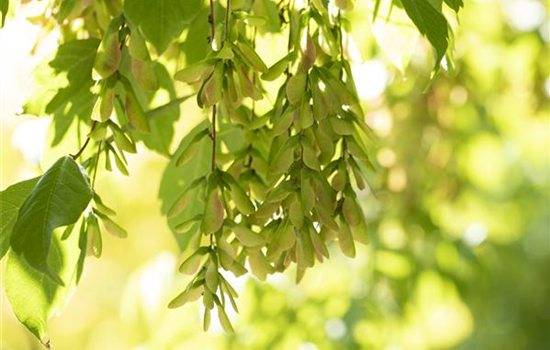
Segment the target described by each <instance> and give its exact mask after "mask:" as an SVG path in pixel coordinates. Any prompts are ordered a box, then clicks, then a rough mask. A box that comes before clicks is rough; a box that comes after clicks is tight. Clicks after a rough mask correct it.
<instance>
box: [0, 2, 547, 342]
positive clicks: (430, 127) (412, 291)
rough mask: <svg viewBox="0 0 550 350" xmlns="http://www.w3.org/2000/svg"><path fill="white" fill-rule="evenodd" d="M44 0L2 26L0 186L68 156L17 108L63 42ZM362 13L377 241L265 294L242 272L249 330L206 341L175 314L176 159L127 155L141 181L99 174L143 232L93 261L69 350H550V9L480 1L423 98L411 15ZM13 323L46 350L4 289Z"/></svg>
mask: <svg viewBox="0 0 550 350" xmlns="http://www.w3.org/2000/svg"><path fill="white" fill-rule="evenodd" d="M40 3H41V2H38V5H37V4H32V3H31V4H27V5H21V6H19V5H17V6H16V8H15V11H14V12H15V16H12V17H11V18H9V19H8V23H7V25H6V27H5V28H4V29H2V30H0V89H1V93H0V112H1V140H0V147H1V157H0V159H1V172H0V187H1V188H2V189H4V188H5V187H7V186H8V185H10V184H12V183H14V182H17V181H21V180H24V179H26V178H29V177H31V176H35V175H37V174H40V173H41V172H42V169H43V168H44V167H45V166H47V165H49V164H51V160H52V159H53V158H52V157H53V156H52V154H59V152H60V149H59V147H58V148H57V149H54V150H50V149H49V148H48V146H47V145H48V144H49V143H51V137H52V131H51V130H50V129H51V128H50V121H49V118H35V117H31V116H25V115H19V114H20V113H18V112H19V111H20V107H21V105H22V104H23V102H24V101H25V99H26V98H27V96H28V93H29V91H31V89H30V86H31V85H32V79H31V72H32V70H33V69H34V67H35V66H36V65H37V64H38V63H39V62H40V61H41V60H42V59H43V58H44V57H45V56H46V55H47V54H48V53H49V52H50V51H51V50H52V49H53V48H54V47H55V46H56V42H57V40H58V39H59V34H57V33H56V31H55V30H54V31H51V32H50V33H49V34H47V35H44V34H43V31H42V30H41V28H40V27H39V26H37V25H35V24H32V23H31V21H29V19H30V18H32V17H33V16H34V15H36V14H39V13H41V12H40V11H43V10H44V8H41V7H40ZM367 5H369V6H370V2H369V3H368V4H367V2H362V1H358V2H357V8H356V9H355V10H354V11H353V12H351V13H350V14H349V19H350V21H351V24H352V28H353V30H352V33H351V37H350V38H349V44H350V45H349V47H350V50H349V51H350V52H349V54H350V57H351V58H352V60H353V63H354V64H353V70H354V73H355V75H356V81H357V82H358V85H359V86H358V89H359V94H360V95H361V98H362V99H363V101H364V105H365V110H366V111H367V112H366V116H365V118H366V121H367V122H368V124H369V125H370V126H371V127H372V128H373V129H374V131H375V133H376V135H377V141H376V147H373V149H372V150H371V153H372V155H373V157H374V158H376V160H377V163H378V171H377V172H376V173H373V174H369V179H370V186H371V190H369V191H364V192H363V193H361V194H360V197H361V199H362V205H363V208H364V211H365V214H366V216H367V219H368V222H369V234H370V236H371V238H372V242H371V244H370V245H368V246H361V247H359V249H358V254H357V255H358V257H357V258H356V259H348V258H346V257H344V256H342V255H341V253H339V251H338V249H331V256H332V258H331V259H330V260H329V261H327V262H325V263H324V264H322V265H317V266H316V267H315V268H314V269H312V270H310V271H308V273H307V274H306V276H305V278H304V280H303V281H302V282H301V283H300V284H299V285H295V284H294V272H293V271H289V272H287V273H284V274H281V275H276V276H272V277H270V278H269V279H268V281H267V282H266V283H261V282H259V281H258V280H256V279H255V278H254V277H242V278H239V279H234V278H233V279H232V281H233V283H234V285H236V287H237V289H238V291H239V293H240V298H239V308H240V313H239V314H231V315H230V317H231V319H232V320H233V323H234V326H235V329H236V333H235V334H234V335H228V334H224V333H223V332H222V331H221V327H220V326H219V325H218V324H216V320H213V326H212V327H211V330H210V331H209V332H208V333H204V332H203V331H202V326H201V325H202V321H201V312H200V308H199V305H198V303H195V304H192V305H186V306H185V307H183V308H180V309H177V310H168V309H167V308H166V305H167V302H168V301H169V300H170V298H171V297H173V296H174V295H175V294H176V293H177V292H178V291H179V290H181V288H182V286H184V285H185V283H186V282H187V278H186V277H182V276H179V275H178V274H177V273H176V266H177V264H178V263H179V262H180V261H181V252H180V250H179V248H178V245H177V243H176V240H175V239H174V236H173V234H172V233H171V231H170V230H169V228H168V227H167V225H166V222H165V219H164V218H163V217H162V215H161V212H160V207H161V203H160V200H159V199H158V192H159V183H160V181H161V179H162V175H163V171H164V169H165V167H166V165H167V163H168V160H167V159H166V158H164V157H162V156H160V155H158V154H155V153H153V152H150V151H147V150H146V149H145V148H141V149H139V152H138V155H134V156H130V157H129V163H130V167H129V170H130V173H131V176H130V177H124V176H122V175H120V174H117V173H108V174H106V173H101V174H100V175H99V177H98V182H97V184H96V188H97V190H98V192H99V193H101V194H102V197H103V199H104V200H105V201H106V202H107V203H109V205H110V206H112V207H114V208H115V209H116V210H117V212H118V219H117V220H118V222H120V223H121V224H122V225H123V226H124V227H125V228H126V229H127V230H128V231H129V233H130V237H129V238H128V239H126V240H118V239H116V238H112V237H109V236H108V235H105V236H104V239H105V241H104V252H103V256H102V258H101V259H99V260H98V259H93V258H88V259H87V261H86V267H85V272H84V277H83V279H82V282H81V284H80V286H79V288H78V289H77V291H76V292H75V294H74V296H73V297H72V300H71V301H70V303H69V304H68V306H67V308H66V310H65V312H64V313H63V314H62V315H60V316H58V317H54V318H53V319H52V321H51V323H50V332H51V337H52V343H53V344H54V345H55V347H56V349H60V350H65V349H67V350H75V349H76V350H92V349H104V350H126V349H128V350H161V349H166V350H182V349H207V350H209V349H239V350H241V349H243V350H244V349H251V350H263V349H279V350H290V349H296V350H329V349H334V350H340V349H382V350H405V349H418V350H421V349H480V350H481V349H482V350H486V349H489V350H490V349H499V350H501V349H510V350H521V349H549V348H550V304H549V298H550V286H549V283H550V281H549V266H550V100H549V99H550V52H549V46H548V43H549V41H550V20H549V16H548V2H545V3H543V2H539V1H535V0H475V1H473V0H472V1H467V2H466V4H465V5H466V6H465V8H464V9H463V11H461V14H460V24H459V26H458V29H457V30H456V31H455V45H456V52H455V58H456V67H455V70H454V72H452V74H446V73H444V74H441V75H440V76H439V77H438V79H437V80H436V81H435V82H434V83H433V84H432V85H431V87H430V88H429V89H428V90H427V92H425V93H423V91H424V89H425V87H426V86H427V85H428V82H429V76H430V69H431V65H432V62H433V61H432V58H431V53H430V51H429V47H428V46H427V44H426V42H425V41H424V40H423V39H421V38H419V37H418V35H417V34H416V31H415V29H414V28H413V27H412V26H411V24H410V23H408V22H406V21H404V20H403V17H402V14H400V12H399V11H396V12H395V13H394V14H392V17H391V19H390V20H389V21H386V19H384V18H383V16H382V18H381V19H380V18H379V19H378V20H377V21H376V22H374V23H373V22H372V21H371V20H370V17H371V9H370V8H369V6H367ZM382 13H383V12H382ZM400 16H401V17H400ZM449 17H452V16H449ZM184 35H185V33H184ZM268 39H269V38H268ZM273 40H276V39H273ZM268 42H269V41H268ZM273 47H276V45H275V46H273V45H271V46H270V45H265V47H260V48H259V49H260V50H261V51H262V56H263V57H267V59H266V61H268V63H272V62H274V61H276V59H277V55H280V53H279V52H272V51H271V50H272V48H273ZM447 66H449V65H447ZM448 68H451V67H448ZM182 111H185V113H182V115H183V117H182V118H181V119H180V121H179V122H178V124H177V132H176V137H175V141H174V145H173V146H174V147H175V146H177V142H178V140H179V139H180V138H181V137H182V136H183V135H185V133H186V132H187V131H188V130H190V129H191V128H192V127H193V126H194V125H196V124H197V123H198V122H200V120H201V118H202V116H201V114H200V113H199V112H198V111H197V109H196V107H195V106H194V102H193V101H189V102H186V103H184V104H183V105H182ZM60 147H61V146H60ZM63 147H65V148H64V150H62V151H64V152H67V150H69V151H73V150H75V149H76V146H72V145H63ZM67 147H68V148H67ZM102 175H103V176H102ZM333 248H335V247H333ZM0 311H1V334H0V339H1V341H0V344H1V345H0V346H1V349H2V350H27V349H39V348H40V345H39V344H38V342H36V341H35V339H34V338H33V337H32V335H31V334H30V333H29V332H28V331H27V330H26V329H25V328H24V327H23V326H22V325H21V324H19V322H17V320H16V318H15V316H14V315H13V313H12V311H11V309H10V306H9V303H8V301H7V299H6V297H5V294H4V292H3V291H2V296H1V310H0Z"/></svg>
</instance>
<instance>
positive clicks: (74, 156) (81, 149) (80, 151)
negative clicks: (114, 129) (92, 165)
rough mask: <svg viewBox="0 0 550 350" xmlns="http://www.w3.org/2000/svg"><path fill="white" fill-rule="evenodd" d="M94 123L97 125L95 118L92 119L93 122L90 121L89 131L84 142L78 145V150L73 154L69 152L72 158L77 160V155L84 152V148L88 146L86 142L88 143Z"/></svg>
mask: <svg viewBox="0 0 550 350" xmlns="http://www.w3.org/2000/svg"><path fill="white" fill-rule="evenodd" d="M96 125H97V120H94V122H93V123H92V127H91V128H90V133H89V134H88V137H87V138H86V141H85V142H84V144H83V145H82V147H80V149H79V150H78V152H77V153H76V154H75V155H72V154H71V157H73V159H74V160H77V159H78V157H80V155H81V154H82V152H84V150H85V149H86V147H87V146H88V143H90V134H91V133H92V132H93V131H94V129H95V127H96Z"/></svg>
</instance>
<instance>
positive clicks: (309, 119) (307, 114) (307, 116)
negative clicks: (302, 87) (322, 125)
mask: <svg viewBox="0 0 550 350" xmlns="http://www.w3.org/2000/svg"><path fill="white" fill-rule="evenodd" d="M312 125H313V114H312V112H311V106H310V105H309V96H307V95H306V97H305V98H304V99H303V100H302V104H301V105H300V126H301V128H302V129H307V128H309V127H311V126H312Z"/></svg>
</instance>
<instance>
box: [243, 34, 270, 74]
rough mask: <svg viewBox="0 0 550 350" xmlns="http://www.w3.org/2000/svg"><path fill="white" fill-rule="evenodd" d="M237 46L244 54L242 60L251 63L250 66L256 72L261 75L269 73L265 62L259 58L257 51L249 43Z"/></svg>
mask: <svg viewBox="0 0 550 350" xmlns="http://www.w3.org/2000/svg"><path fill="white" fill-rule="evenodd" d="M237 46H238V47H239V50H240V51H241V53H242V58H243V59H244V60H245V61H246V62H247V63H249V65H250V66H252V67H254V69H255V70H257V71H258V72H260V73H264V72H266V71H267V66H266V65H265V63H264V61H262V59H261V58H260V56H258V54H257V53H256V51H254V49H253V48H252V46H250V44H249V43H247V42H243V41H239V42H238V43H237Z"/></svg>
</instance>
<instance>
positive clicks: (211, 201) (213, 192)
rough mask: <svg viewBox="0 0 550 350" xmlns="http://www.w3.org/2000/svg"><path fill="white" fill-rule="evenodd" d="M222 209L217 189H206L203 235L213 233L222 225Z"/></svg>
mask: <svg viewBox="0 0 550 350" xmlns="http://www.w3.org/2000/svg"><path fill="white" fill-rule="evenodd" d="M223 219H224V209H223V204H222V201H221V200H220V196H219V194H218V190H217V189H215V188H214V189H208V194H207V197H206V203H205V207H204V219H203V221H202V232H203V233H204V234H205V235H208V234H212V233H215V232H216V231H218V230H219V229H220V228H221V227H222V225H223Z"/></svg>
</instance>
